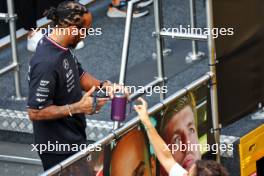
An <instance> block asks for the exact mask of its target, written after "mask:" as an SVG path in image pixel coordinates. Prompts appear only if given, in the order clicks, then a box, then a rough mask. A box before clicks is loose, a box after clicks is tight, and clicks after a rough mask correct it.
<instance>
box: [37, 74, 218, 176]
mask: <svg viewBox="0 0 264 176" xmlns="http://www.w3.org/2000/svg"><path fill="white" fill-rule="evenodd" d="M213 77H214V74H213V73H212V72H208V73H206V74H205V75H204V76H202V77H201V78H199V79H197V80H195V81H194V82H192V83H191V84H189V85H188V86H186V87H184V88H183V89H181V90H179V91H177V92H175V93H174V94H172V95H171V96H169V97H168V98H166V99H164V100H162V101H160V102H159V103H157V104H156V105H154V106H152V107H151V108H149V109H148V113H149V114H150V115H154V114H155V113H157V112H159V111H160V110H162V109H164V107H165V106H167V105H169V104H171V103H172V102H174V101H175V100H177V99H178V98H180V97H181V96H183V95H185V94H186V93H187V92H189V91H192V90H193V89H195V88H196V87H198V86H200V85H202V84H205V83H206V82H208V81H209V80H210V79H212V78H213ZM139 123H140V120H139V118H138V117H134V118H133V119H131V120H130V121H128V122H127V123H126V124H125V125H124V126H122V127H120V128H118V129H115V130H113V131H112V133H110V134H109V135H107V136H106V137H105V138H103V139H101V140H99V141H97V142H95V143H94V145H92V146H89V147H87V148H85V149H84V150H82V151H80V152H78V153H76V154H75V155H73V156H71V157H69V158H68V159H66V160H64V161H62V162H61V163H60V164H58V165H56V166H54V167H53V168H51V169H49V170H47V171H46V172H44V173H43V174H42V175H41V176H46V175H48V176H51V175H54V174H58V173H60V172H61V170H62V169H64V168H66V167H68V166H70V165H71V164H73V163H74V162H76V161H78V160H79V159H81V158H83V157H85V156H87V155H89V154H90V153H91V152H93V151H94V149H95V148H96V146H97V145H106V144H109V143H110V142H112V141H113V140H116V138H117V137H119V136H122V135H123V134H125V133H126V132H127V131H129V130H131V129H133V128H134V127H136V126H137V125H138V124H139Z"/></svg>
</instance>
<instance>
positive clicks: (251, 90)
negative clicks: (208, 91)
mask: <svg viewBox="0 0 264 176" xmlns="http://www.w3.org/2000/svg"><path fill="white" fill-rule="evenodd" d="M213 3H214V4H213V8H214V24H215V27H217V28H221V27H225V28H234V35H233V36H232V37H230V36H228V37H219V38H217V39H216V57H217V60H218V61H219V64H217V81H218V97H219V113H220V117H222V119H221V122H222V124H223V125H225V126H226V125H227V124H230V123H232V122H234V121H235V120H238V119H239V118H241V117H242V116H243V115H246V114H248V113H249V112H252V111H253V110H255V109H257V108H258V103H259V102H263V100H264V69H263V65H264V35H263V32H264V30H263V29H264V28H263V24H264V21H263V17H264V10H263V7H264V1H263V0H240V1H235V0H231V1H230V0H215V1H213Z"/></svg>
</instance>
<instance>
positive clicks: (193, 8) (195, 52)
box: [186, 0, 204, 63]
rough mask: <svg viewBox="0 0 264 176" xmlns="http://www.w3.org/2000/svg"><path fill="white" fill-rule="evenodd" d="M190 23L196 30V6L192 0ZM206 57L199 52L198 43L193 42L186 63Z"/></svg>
mask: <svg viewBox="0 0 264 176" xmlns="http://www.w3.org/2000/svg"><path fill="white" fill-rule="evenodd" d="M190 21H191V29H193V28H196V26H197V23H196V5H195V0H190ZM203 57H204V53H202V52H199V51H198V45H197V41H195V40H193V41H192V52H190V53H188V55H187V56H186V62H187V63H191V62H193V61H195V60H199V59H201V58H203Z"/></svg>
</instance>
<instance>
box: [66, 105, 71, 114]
mask: <svg viewBox="0 0 264 176" xmlns="http://www.w3.org/2000/svg"><path fill="white" fill-rule="evenodd" d="M66 106H67V109H68V111H69V115H70V116H71V117H72V113H71V108H70V105H68V104H66Z"/></svg>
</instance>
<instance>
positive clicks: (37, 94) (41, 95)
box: [36, 93, 48, 97]
mask: <svg viewBox="0 0 264 176" xmlns="http://www.w3.org/2000/svg"><path fill="white" fill-rule="evenodd" d="M36 96H37V97H48V95H44V94H41V93H36Z"/></svg>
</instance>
